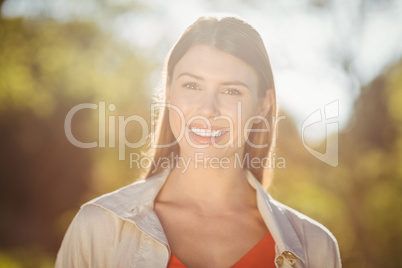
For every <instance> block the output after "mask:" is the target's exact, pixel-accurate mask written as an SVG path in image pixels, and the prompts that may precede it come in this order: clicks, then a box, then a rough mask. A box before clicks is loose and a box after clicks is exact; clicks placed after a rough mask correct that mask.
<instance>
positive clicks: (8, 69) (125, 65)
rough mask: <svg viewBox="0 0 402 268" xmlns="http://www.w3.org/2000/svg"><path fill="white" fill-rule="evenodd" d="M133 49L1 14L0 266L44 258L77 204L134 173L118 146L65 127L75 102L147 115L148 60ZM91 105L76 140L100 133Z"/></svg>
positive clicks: (98, 35)
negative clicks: (94, 144)
mask: <svg viewBox="0 0 402 268" xmlns="http://www.w3.org/2000/svg"><path fill="white" fill-rule="evenodd" d="M134 51H135V50H133V48H130V47H128V46H127V45H123V44H121V43H118V42H117V41H115V40H113V38H111V36H108V35H106V34H104V33H102V32H100V31H99V30H98V29H97V28H96V27H95V26H94V25H92V24H90V23H80V22H74V23H67V24H61V23H58V22H55V21H52V20H24V19H4V18H1V19H0V129H1V131H0V148H2V149H1V154H0V156H1V159H0V172H1V180H0V211H1V212H2V215H1V216H0V266H1V265H3V266H6V267H12V266H15V267H47V266H49V265H48V263H53V259H54V257H55V253H56V251H57V249H58V247H59V245H60V242H61V239H62V237H63V235H64V233H65V231H66V228H67V227H68V225H69V223H70V222H71V220H72V217H73V216H74V214H75V213H76V212H77V210H78V208H79V206H80V205H81V204H82V203H83V202H85V201H88V200H89V199H90V198H93V197H95V196H97V195H99V194H101V193H105V192H107V191H110V190H112V189H116V188H118V187H121V186H122V185H125V184H127V183H128V182H131V181H132V180H133V178H135V177H136V174H137V172H138V171H137V170H130V169H129V165H128V164H127V162H124V161H119V160H118V151H117V148H113V147H112V148H109V146H106V147H107V148H101V149H100V148H94V149H92V150H85V149H80V148H77V147H75V146H74V145H72V144H71V143H70V142H69V141H68V140H67V138H66V135H65V133H64V120H65V117H66V115H67V113H68V111H69V110H70V109H71V108H73V107H74V106H76V105H78V104H81V103H94V104H99V102H100V101H105V102H106V105H108V104H111V103H112V104H114V105H115V107H116V110H115V111H114V112H110V111H107V114H106V118H108V116H115V117H116V118H117V116H125V117H126V116H129V115H132V114H139V115H142V116H144V117H145V118H147V117H146V116H147V115H148V113H149V104H150V103H151V98H152V91H151V90H150V86H149V83H148V81H147V80H146V79H147V77H148V76H149V73H150V71H151V70H152V68H151V66H152V65H153V64H152V62H150V61H147V60H145V59H143V58H141V56H139V55H136V53H135V52H134ZM98 110H99V109H98ZM98 110H88V109H87V110H83V111H80V112H79V113H77V114H76V115H75V116H74V118H73V121H72V131H73V134H74V135H75V137H77V139H79V140H81V141H84V142H90V141H97V140H98ZM116 121H117V120H116ZM132 125H134V123H132ZM117 130H118V128H117V126H116V131H115V132H117ZM138 131H140V130H138V128H136V127H135V126H131V128H127V131H126V132H127V136H128V137H130V136H132V137H136V136H138V135H137V133H138ZM106 134H107V135H108V134H109V132H108V131H106ZM115 135H116V134H115ZM116 136H117V135H116ZM106 140H108V136H107V137H106ZM129 140H131V139H130V138H129ZM116 145H117V143H116ZM132 151H133V150H132ZM39 253H40V254H39ZM34 256H35V257H34ZM46 256H48V257H46ZM49 256H50V257H49ZM28 264H29V265H28Z"/></svg>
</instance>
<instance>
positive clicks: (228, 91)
mask: <svg viewBox="0 0 402 268" xmlns="http://www.w3.org/2000/svg"><path fill="white" fill-rule="evenodd" d="M223 93H225V94H228V95H241V93H240V91H239V90H237V89H235V88H228V89H225V91H224V92H223Z"/></svg>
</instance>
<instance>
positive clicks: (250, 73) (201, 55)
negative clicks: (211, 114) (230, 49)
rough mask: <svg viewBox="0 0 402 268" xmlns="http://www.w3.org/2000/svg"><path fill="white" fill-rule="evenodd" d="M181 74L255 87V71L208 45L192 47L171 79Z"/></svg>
mask: <svg viewBox="0 0 402 268" xmlns="http://www.w3.org/2000/svg"><path fill="white" fill-rule="evenodd" d="M183 72H188V73H192V74H194V75H197V76H201V77H203V78H204V79H206V80H207V79H210V80H217V81H227V80H229V81H230V80H240V81H242V82H245V83H247V84H248V85H250V86H252V87H254V86H257V81H258V77H257V73H256V72H255V70H254V69H253V68H252V67H251V66H250V65H248V64H247V63H245V62H244V61H242V60H241V59H239V58H236V57H235V56H233V55H231V54H229V53H226V52H224V51H221V50H218V49H216V48H214V47H211V46H208V45H196V46H194V47H192V48H191V49H190V50H189V51H187V53H186V54H184V56H183V57H182V58H181V59H180V60H179V62H178V63H177V64H176V66H175V68H174V71H173V79H175V78H176V77H177V76H179V75H180V74H181V73H183Z"/></svg>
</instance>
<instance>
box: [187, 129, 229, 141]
mask: <svg viewBox="0 0 402 268" xmlns="http://www.w3.org/2000/svg"><path fill="white" fill-rule="evenodd" d="M188 132H189V136H190V137H191V140H193V141H195V142H196V143H198V144H217V143H219V141H221V140H222V139H223V138H224V137H225V136H226V134H227V133H228V131H225V132H223V133H222V135H220V136H215V137H214V136H210V137H208V136H205V137H204V136H200V135H197V134H195V133H194V132H192V131H191V130H190V129H189V130H188Z"/></svg>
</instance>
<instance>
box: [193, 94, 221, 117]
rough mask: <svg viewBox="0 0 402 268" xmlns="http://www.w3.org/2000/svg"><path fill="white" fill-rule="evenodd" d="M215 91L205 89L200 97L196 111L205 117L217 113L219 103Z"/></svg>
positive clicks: (216, 114)
mask: <svg viewBox="0 0 402 268" xmlns="http://www.w3.org/2000/svg"><path fill="white" fill-rule="evenodd" d="M216 94H217V93H216V92H215V91H212V90H211V91H209V92H208V91H207V90H206V91H205V92H204V94H202V97H200V101H199V106H198V113H199V115H202V116H205V117H207V118H209V117H214V116H218V115H219V103H218V98H217V96H216Z"/></svg>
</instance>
